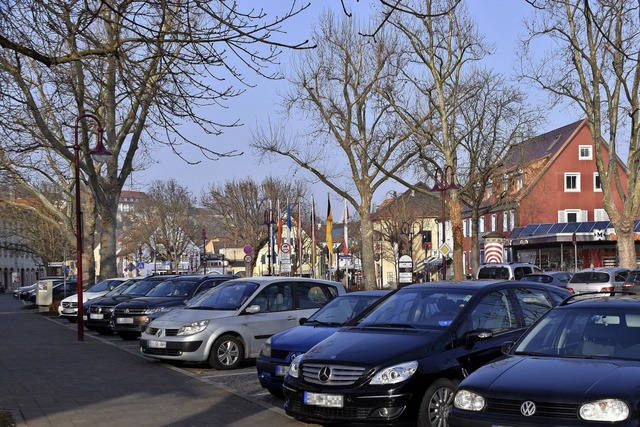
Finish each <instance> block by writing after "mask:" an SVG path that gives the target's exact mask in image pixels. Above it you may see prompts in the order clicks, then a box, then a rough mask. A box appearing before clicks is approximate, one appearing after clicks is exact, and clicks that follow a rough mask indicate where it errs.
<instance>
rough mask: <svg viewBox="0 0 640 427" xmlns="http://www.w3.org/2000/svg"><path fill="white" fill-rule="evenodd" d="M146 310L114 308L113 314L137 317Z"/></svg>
mask: <svg viewBox="0 0 640 427" xmlns="http://www.w3.org/2000/svg"><path fill="white" fill-rule="evenodd" d="M145 310H146V308H116V311H115V313H116V314H119V315H125V316H126V315H127V314H129V315H132V316H135V315H138V314H144V312H145Z"/></svg>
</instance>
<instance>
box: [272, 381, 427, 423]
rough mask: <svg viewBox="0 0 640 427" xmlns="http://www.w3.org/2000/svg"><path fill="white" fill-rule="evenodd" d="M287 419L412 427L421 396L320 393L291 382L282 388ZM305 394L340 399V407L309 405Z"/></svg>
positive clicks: (377, 392)
mask: <svg viewBox="0 0 640 427" xmlns="http://www.w3.org/2000/svg"><path fill="white" fill-rule="evenodd" d="M282 389H283V392H284V396H285V402H284V408H285V411H286V412H287V415H289V416H291V417H293V418H296V419H298V420H302V421H305V422H312V423H318V424H325V423H347V424H349V425H394V426H398V425H415V423H416V417H417V410H418V407H419V404H420V400H421V396H415V395H414V394H412V393H410V392H409V391H408V390H407V391H403V390H405V389H404V388H401V389H398V390H385V389H380V390H372V389H371V388H369V389H366V390H362V389H360V388H351V389H331V390H329V389H320V388H315V387H310V386H309V385H308V384H304V386H301V384H300V382H299V381H297V380H295V381H294V382H292V381H291V380H290V379H289V380H287V382H286V383H285V384H284V385H283V387H282ZM308 393H319V394H330V395H338V396H342V400H343V405H342V407H324V406H318V405H312V404H309V403H308Z"/></svg>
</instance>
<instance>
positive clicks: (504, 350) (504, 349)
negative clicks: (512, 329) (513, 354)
mask: <svg viewBox="0 0 640 427" xmlns="http://www.w3.org/2000/svg"><path fill="white" fill-rule="evenodd" d="M515 343H516V342H515V341H507V342H505V343H503V344H502V347H500V352H501V353H502V354H509V352H510V351H511V349H512V348H513V345H514V344H515Z"/></svg>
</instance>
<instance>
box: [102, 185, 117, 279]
mask: <svg viewBox="0 0 640 427" xmlns="http://www.w3.org/2000/svg"><path fill="white" fill-rule="evenodd" d="M119 194H120V192H119V191H118V192H113V193H110V194H108V196H107V201H106V203H105V204H104V206H102V207H98V209H99V212H98V213H99V216H100V226H101V230H100V231H101V234H100V237H101V238H100V243H101V247H100V276H101V277H102V278H110V277H118V276H119V274H118V268H117V260H116V230H117V228H116V226H117V223H116V216H117V212H118V198H119Z"/></svg>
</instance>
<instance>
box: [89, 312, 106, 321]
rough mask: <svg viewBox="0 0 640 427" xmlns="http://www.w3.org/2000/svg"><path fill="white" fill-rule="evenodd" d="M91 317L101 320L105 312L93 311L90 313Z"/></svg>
mask: <svg viewBox="0 0 640 427" xmlns="http://www.w3.org/2000/svg"><path fill="white" fill-rule="evenodd" d="M89 319H96V320H101V319H104V314H102V313H91V314H90V315H89Z"/></svg>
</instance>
